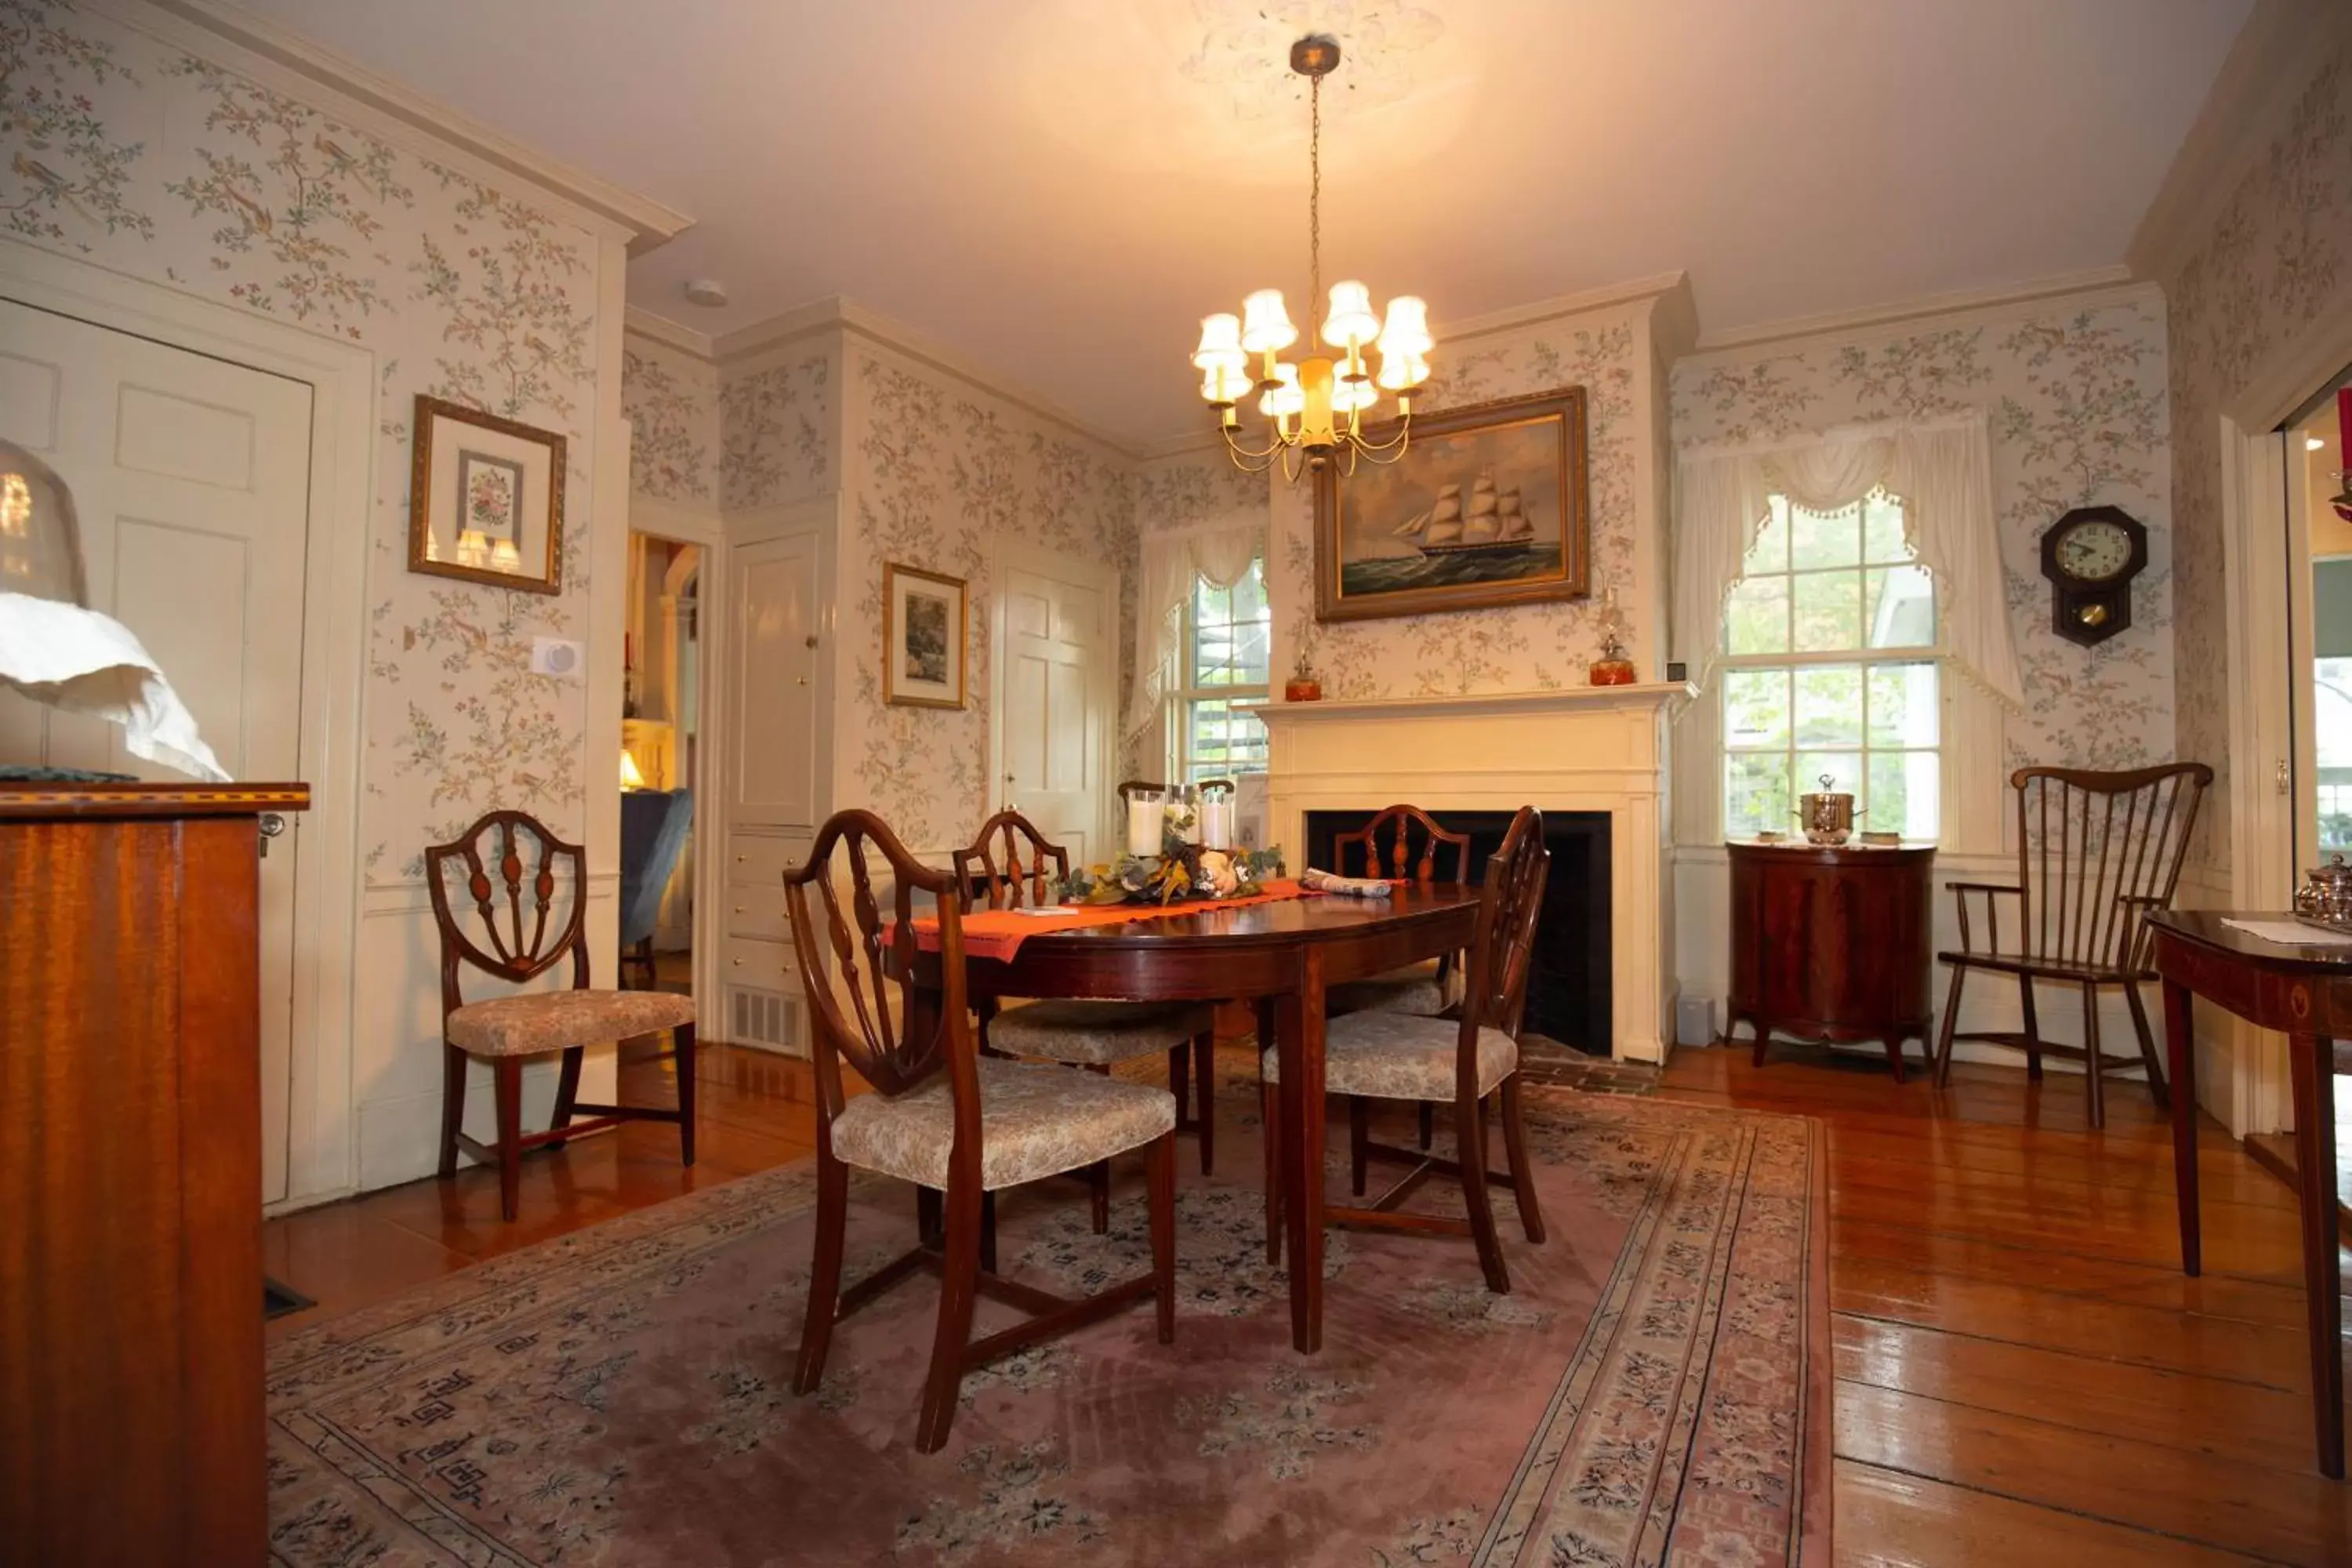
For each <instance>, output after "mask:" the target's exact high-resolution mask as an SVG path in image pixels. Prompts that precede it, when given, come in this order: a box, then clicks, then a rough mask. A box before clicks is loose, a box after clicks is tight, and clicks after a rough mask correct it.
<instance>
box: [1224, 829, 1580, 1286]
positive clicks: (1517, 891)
mask: <svg viewBox="0 0 2352 1568" xmlns="http://www.w3.org/2000/svg"><path fill="white" fill-rule="evenodd" d="M1550 861H1551V855H1550V852H1549V851H1548V850H1547V849H1546V848H1545V847H1544V841H1543V817H1542V815H1541V814H1540V813H1538V811H1537V810H1536V809H1535V808H1534V807H1533V806H1522V807H1520V808H1519V811H1518V814H1517V816H1514V817H1513V818H1512V819H1511V826H1510V828H1509V830H1508V831H1507V832H1506V833H1505V834H1504V836H1503V844H1502V847H1500V848H1498V849H1496V851H1495V853H1494V855H1493V856H1492V857H1491V858H1488V860H1487V862H1486V877H1485V881H1484V885H1483V888H1482V890H1481V895H1480V898H1479V901H1478V923H1477V925H1476V927H1475V930H1474V934H1473V936H1472V939H1471V947H1470V962H1469V964H1468V968H1467V973H1466V985H1465V991H1464V997H1463V1001H1462V1005H1461V1006H1460V1008H1459V1009H1458V1010H1457V1011H1458V1014H1459V1016H1457V1017H1454V1018H1429V1017H1419V1016H1413V1015H1412V1014H1406V1013H1351V1014H1349V1015H1348V1016H1346V1017H1341V1018H1334V1019H1332V1020H1331V1022H1330V1025H1329V1026H1328V1029H1327V1031H1326V1032H1325V1036H1324V1047H1323V1049H1324V1088H1325V1089H1326V1091H1327V1092H1328V1093H1331V1094H1343V1095H1346V1096H1347V1097H1348V1109H1349V1117H1348V1134H1349V1136H1348V1146H1349V1167H1350V1172H1351V1174H1352V1177H1353V1184H1354V1188H1355V1192H1356V1195H1357V1196H1359V1197H1360V1196H1362V1195H1363V1194H1364V1172H1365V1167H1366V1165H1367V1164H1368V1163H1370V1162H1371V1161H1373V1160H1381V1161H1393V1162H1399V1163H1404V1164H1407V1165H1410V1166H1412V1169H1411V1170H1410V1171H1408V1172H1407V1173H1405V1175H1404V1176H1403V1177H1402V1179H1401V1180H1400V1181H1398V1182H1397V1183H1396V1184H1394V1185H1393V1186H1391V1187H1390V1188H1389V1189H1388V1191H1386V1192H1385V1193H1382V1194H1381V1195H1380V1196H1379V1197H1378V1198H1376V1199H1374V1200H1373V1201H1372V1202H1371V1204H1370V1205H1369V1206H1366V1207H1360V1208H1337V1207H1335V1208H1329V1209H1327V1210H1325V1211H1324V1212H1325V1214H1326V1215H1327V1216H1328V1218H1329V1219H1330V1221H1331V1223H1333V1224H1335V1225H1360V1226H1377V1227H1380V1228H1382V1229H1387V1230H1404V1231H1417V1232H1422V1233H1424V1234H1427V1233H1434V1234H1437V1235H1441V1236H1464V1235H1466V1236H1468V1237H1471V1238H1472V1239H1473V1240H1474V1241H1475V1243H1476V1244H1477V1247H1478V1262H1479V1265H1480V1267H1481V1268H1483V1269H1484V1271H1485V1273H1486V1288H1487V1289H1490V1290H1492V1291H1494V1292H1495V1293H1496V1294H1497V1295H1503V1294H1507V1293H1508V1291H1509V1290H1510V1289H1511V1276H1510V1271H1509V1269H1508V1268H1506V1267H1505V1265H1504V1261H1503V1244H1502V1239H1501V1237H1500V1236H1499V1235H1498V1234H1497V1233H1496V1228H1495V1213H1494V1207H1493V1205H1492V1203H1491V1201H1490V1199H1489V1198H1488V1195H1487V1188H1488V1186H1489V1185H1490V1184H1496V1183H1499V1184H1502V1185H1504V1186H1507V1187H1508V1188H1510V1189H1511V1192H1512V1194H1513V1196H1514V1197H1515V1198H1517V1202H1518V1209H1519V1225H1520V1228H1521V1229H1523V1230H1524V1231H1525V1232H1526V1233H1527V1238H1528V1241H1530V1242H1533V1243H1536V1244H1538V1245H1540V1244H1541V1243H1542V1241H1543V1239H1544V1224H1543V1215H1542V1213H1541V1212H1540V1210H1539V1209H1538V1206H1537V1203H1536V1189H1535V1167H1534V1164H1533V1163H1532V1162H1531V1161H1530V1160H1529V1159H1528V1137H1527V1127H1526V1124H1525V1122H1524V1121H1523V1120H1522V1117H1521V1114H1520V1108H1519V1026H1520V1023H1521V1020H1522V1017H1523V1016H1524V1015H1525V1013H1526V1011H1527V1000H1528V962H1529V959H1530V957H1531V955H1532V953H1533V952H1534V949H1535V932H1536V917H1537V915H1538V913H1539V912H1540V911H1541V910H1542V907H1543V890H1544V881H1545V879H1546V878H1547V877H1548V876H1549V872H1550ZM1262 1061H1263V1071H1264V1073H1265V1083H1266V1100H1265V1111H1264V1113H1265V1127H1266V1138H1267V1141H1268V1142H1274V1141H1275V1139H1276V1136H1277V1131H1276V1130H1277V1127H1278V1125H1279V1122H1280V1118H1279V1117H1278V1116H1276V1113H1275V1108H1274V1100H1273V1090H1274V1087H1275V1085H1276V1083H1278V1082H1279V1075H1280V1071H1281V1057H1280V1053H1279V1052H1278V1051H1276V1049H1275V1048H1274V1047H1267V1048H1266V1050H1265V1055H1264V1057H1263V1058H1262ZM1368 1100H1413V1101H1417V1102H1419V1103H1421V1104H1424V1105H1427V1104H1447V1103H1450V1104H1451V1105H1452V1106H1453V1108H1454V1158H1453V1159H1451V1160H1442V1159H1437V1158H1434V1157H1433V1156H1431V1155H1428V1154H1424V1153H1422V1152H1418V1151H1415V1150H1410V1149H1394V1148H1391V1147H1389V1146H1387V1145H1386V1144H1380V1143H1374V1142H1372V1141H1371V1138H1370V1123H1369V1120H1368V1116H1367V1110H1368V1107H1367V1105H1366V1101H1368ZM1490 1103H1491V1104H1492V1105H1494V1107H1495V1108H1496V1110H1497V1111H1498V1112H1499V1113H1500V1115H1501V1118H1502V1122H1503V1147H1504V1152H1505V1154H1506V1156H1507V1159H1508V1161H1509V1163H1510V1172H1509V1174H1507V1175H1504V1174H1498V1173H1494V1172H1490V1171H1489V1170H1487V1169H1486V1126H1487V1121H1488V1114H1487V1108H1488V1106H1489V1104H1490ZM1281 1168H1282V1167H1281V1163H1280V1161H1279V1160H1278V1159H1269V1160H1268V1162H1267V1181H1266V1205H1265V1209H1266V1253H1267V1257H1268V1258H1269V1259H1274V1260H1278V1259H1279V1258H1280V1251H1281V1234H1282V1224H1281V1221H1282V1193H1281V1187H1280V1184H1279V1183H1278V1182H1277V1181H1276V1173H1277V1172H1279V1171H1280V1170H1281ZM1433 1173H1438V1174H1444V1175H1450V1176H1453V1177H1454V1178H1455V1179H1456V1180H1458V1181H1459V1182H1460V1183H1461V1184H1462V1197H1463V1203H1464V1205H1465V1208H1466V1209H1467V1210H1468V1214H1467V1215H1466V1217H1465V1218H1463V1219H1448V1218H1446V1217H1444V1216H1443V1215H1426V1214H1409V1213H1405V1212H1403V1211H1402V1210H1401V1209H1399V1208H1398V1206H1397V1205H1399V1204H1401V1203H1402V1202H1403V1200H1404V1199H1405V1197H1406V1196H1407V1195H1409V1194H1411V1193H1412V1191H1413V1190H1414V1189H1415V1188H1416V1187H1418V1186H1419V1185H1420V1184H1422V1182H1423V1181H1424V1180H1425V1179H1427V1178H1428V1177H1429V1176H1430V1175H1431V1174H1433Z"/></svg>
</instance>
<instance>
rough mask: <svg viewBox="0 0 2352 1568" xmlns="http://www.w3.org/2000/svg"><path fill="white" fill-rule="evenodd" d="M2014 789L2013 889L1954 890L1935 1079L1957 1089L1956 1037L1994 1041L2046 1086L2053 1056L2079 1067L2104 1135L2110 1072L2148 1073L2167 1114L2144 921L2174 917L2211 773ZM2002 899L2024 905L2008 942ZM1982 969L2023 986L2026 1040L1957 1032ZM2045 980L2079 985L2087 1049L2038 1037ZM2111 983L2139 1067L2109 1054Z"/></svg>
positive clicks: (2053, 775)
mask: <svg viewBox="0 0 2352 1568" xmlns="http://www.w3.org/2000/svg"><path fill="white" fill-rule="evenodd" d="M2009 782H2010V787H2011V789H2012V790H2014V791H2015V792H2016V793H2017V842H2018V849H2017V885H2016V886H2015V887H2006V886H2000V885H1996V884H1990V883H1984V882H1952V883H1948V884H1947V885H1948V887H1949V888H1950V889H1952V893H1953V895H1954V897H1955V898H1956V899H1957V900H1958V905H1959V917H1960V947H1959V951H1958V952H1939V953H1937V955H1936V956H1937V959H1938V960H1939V961H1941V962H1942V963H1948V964H1949V965H1951V968H1952V989H1951V994H1950V997H1949V999H1948V1001H1947V1002H1946V1003H1945V1005H1944V1022H1943V1028H1942V1031H1941V1033H1940V1034H1939V1036H1938V1037H1937V1045H1936V1082H1937V1084H1938V1085H1942V1084H1944V1083H1946V1082H1948V1080H1949V1079H1950V1077H1951V1071H1952V1047H1953V1045H1954V1044H1955V1043H1956V1042H1957V1041H1960V1040H1986V1041H1990V1042H1991V1043H1993V1044H1996V1045H2003V1046H2009V1047H2014V1048H2016V1049H2020V1050H2022V1051H2024V1053H2025V1068H2026V1071H2027V1073H2028V1074H2029V1075H2030V1076H2032V1078H2033V1079H2040V1078H2041V1077H2042V1057H2043V1056H2045V1055H2048V1056H2056V1057H2063V1058H2066V1059H2068V1060H2074V1061H2080V1062H2082V1063H2083V1068H2084V1077H2085V1079H2086V1086H2087V1093H2088V1098H2089V1110H2090V1122H2091V1125H2092V1126H2094V1127H2101V1126H2105V1123H2106V1114H2107V1113H2106V1103H2105V1089H2104V1086H2105V1078H2106V1075H2107V1074H2108V1073H2111V1072H2118V1071H2124V1070H2126V1069H2128V1068H2133V1067H2140V1066H2144V1067H2146V1068H2147V1085H2148V1092H2149V1093H2150V1094H2152V1095H2153V1096H2155V1098H2156V1102H2157V1104H2158V1105H2164V1104H2166V1103H2167V1099H2166V1089H2165V1082H2164V1071H2163V1068H2162V1066H2161V1065H2160V1064H2159V1063H2158V1059H2157V1050H2156V1039H2155V1037H2154V1036H2153V1035H2152V1034H2151V1033H2150V1032H2149V1030H2148V1024H2147V1006H2146V1005H2145V1004H2144V1003H2143V1002H2142V1001H2141V999H2140V994H2139V983H2140V982H2141V981H2143V980H2153V979H2155V978H2156V973H2155V971H2154V970H2153V969H2152V968H2151V967H2150V964H2149V953H2150V948H2151V945H2152V939H2151V938H2150V937H2149V935H2148V932H2147V922H2146V921H2145V919H2144V917H2145V916H2147V914H2149V913H2150V912H2151V911H2153V910H2162V909H2168V908H2170V907H2171V904H2172V895H2173V891H2174V889H2175V888H2176V887H2177V886H2178V885H2179V880H2180V867H2181V863H2182V861H2183V860H2184V859H2185V858H2187V856H2188V853H2189V834H2190V832H2191V831H2192V830H2193V829H2194V828H2195V827H2196V826H2197V807H2198V805H2199V804H2200V801H2201V800H2202V799H2203V796H2204V793H2205V790H2206V788H2207V786H2209V785H2210V784H2212V782H2213V770H2212V769H2211V768H2210V767H2207V766H2206V765H2205V764H2204V763H2168V764H2167V765H2165V766H2162V767H2153V768H2140V769H2137V770H2136V771H2134V772H2130V773H2093V772H2088V771H2085V770H2083V769H2077V768H2021V769H2019V770H2018V771H2017V772H2016V773H2012V774H2011V775H2010V781H2009ZM1971 899H1978V900H1982V903H1983V909H1984V914H1985V931H1984V934H1985V944H1984V946H1982V947H1979V946H1978V945H1977V942H1976V929H1975V926H1974V923H1973V921H1972V920H1971V918H1970V902H1969V900H1971ZM2003 899H2015V900H2017V919H2016V924H2015V925H2014V926H2013V927H2011V930H2010V932H2009V935H2010V936H2011V942H2009V943H2008V944H2007V945H2006V946H2004V945H2003V942H2002V935H2003V931H2002V928H2001V920H2000V903H2001V900H2003ZM1979 969H1982V970H1989V971H1991V972H1993V973H2001V974H2008V975H2011V976H2013V977H2015V979H2016V981H2017V994H2018V1002H2019V1005H2020V1007H2021V1010H2022V1013H2023V1021H2024V1028H2023V1029H2022V1030H2021V1031H2019V1032H2013V1033H2012V1032H2008V1031H1998V1030H1983V1031H1976V1032H1972V1033H1968V1034H1962V1033H1959V1032H1958V1023H1959V1012H1960V995H1961V992H1962V990H1963V988H1964V987H1965V985H1966V984H1967V982H1968V977H1969V973H1970V972H1971V971H1974V970H1979ZM2037 981H2054V982H2059V983H2063V984H2073V985H2076V986H2079V987H2080V988H2081V990H2082V993H2083V1044H2082V1045H2080V1046H2066V1045H2058V1044H2053V1042H2051V1041H2048V1040H2045V1039H2043V1038H2042V1033H2041V1025H2040V1022H2039V1019H2038V1018H2037V1016H2036V1015H2035V1011H2034V996H2033V987H2034V984H2035V982H2037ZM2107 985H2120V986H2122V987H2123V990H2124V999H2125V1001H2126V1004H2127V1005H2129V1006H2130V1008H2131V1018H2132V1028H2133V1031H2134V1032H2135V1033H2136V1034H2137V1036H2138V1037H2139V1038H2138V1043H2139V1054H2138V1055H2137V1057H2125V1056H2111V1055H2108V1054H2107V1053H2105V1051H2103V1050H2101V1049H2100V1046H2099V990H2100V988H2101V987H2102V986H2107ZM2189 1092H2191V1093H2194V1092H2195V1090H2194V1088H2193V1087H2192V1088H2191V1089H2190V1091H2189Z"/></svg>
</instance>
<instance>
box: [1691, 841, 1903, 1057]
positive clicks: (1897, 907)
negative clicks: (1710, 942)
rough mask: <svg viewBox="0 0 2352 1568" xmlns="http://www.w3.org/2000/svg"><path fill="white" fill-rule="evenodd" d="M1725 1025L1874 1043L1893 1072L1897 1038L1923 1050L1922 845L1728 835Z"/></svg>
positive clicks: (1765, 1034)
mask: <svg viewBox="0 0 2352 1568" xmlns="http://www.w3.org/2000/svg"><path fill="white" fill-rule="evenodd" d="M1727 848H1728V849H1729V850H1730V852H1731V1010H1730V1017H1729V1019H1728V1020H1727V1023H1726V1026H1725V1032H1726V1033H1727V1034H1728V1033H1730V1032H1731V1031H1732V1030H1734V1029H1737V1028H1738V1026H1739V1025H1740V1024H1742V1023H1743V1022H1744V1023H1746V1024H1748V1025H1749V1026H1751V1027H1753V1028H1754V1029H1755V1031H1756V1061H1757V1064H1758V1065H1759V1066H1761V1065H1762V1063H1763V1061H1764V1053H1765V1049H1766V1047H1767V1044H1768V1042H1769V1039H1770V1037H1771V1034H1772V1031H1773V1030H1775V1029H1780V1030H1781V1031H1783V1032H1785V1033H1788V1034H1791V1035H1797V1036H1800V1037H1803V1038H1806V1039H1811V1040H1878V1041H1882V1042H1883V1043H1884V1044H1885V1047H1886V1060H1887V1063H1888V1065H1889V1066H1891V1067H1892V1068H1894V1070H1895V1082H1897V1083H1901V1082H1902V1081H1903V1042H1904V1041H1905V1040H1906V1039H1909V1038H1912V1037H1917V1039H1918V1041H1919V1045H1920V1049H1921V1050H1922V1051H1923V1052H1925V1051H1927V1049H1928V1048H1929V1044H1928V1036H1927V1019H1928V956H1929V948H1930V945H1931V944H1930V942H1929V940H1928V938H1929V932H1930V931H1931V930H1932V929H1933V926H1932V921H1931V916H1930V911H1929V908H1928V903H1929V899H1930V897H1931V896H1932V891H1933V889H1931V887H1930V872H1931V871H1932V870H1933V868H1934V866H1935V861H1936V851H1935V849H1934V848H1933V847H1928V846H1917V847H1912V846H1906V847H1900V848H1883V849H1866V848H1864V847H1861V846H1859V845H1848V846H1843V847H1838V848H1828V847H1822V846H1818V845H1811V844H1732V845H1728V846H1727Z"/></svg>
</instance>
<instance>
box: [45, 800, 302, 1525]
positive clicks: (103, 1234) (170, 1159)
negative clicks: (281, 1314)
mask: <svg viewBox="0 0 2352 1568" xmlns="http://www.w3.org/2000/svg"><path fill="white" fill-rule="evenodd" d="M309 804H310V792H309V790H308V788H307V787H306V786H304V785H301V784H222V785H198V786H188V787H182V786H179V785H173V784H18V783H8V782H0V1562H6V1563H41V1564H43V1565H44V1568H65V1565H68V1564H79V1563H89V1564H100V1563H107V1564H113V1563H141V1564H142V1565H152V1564H192V1565H193V1564H199V1563H201V1564H206V1565H210V1564H215V1563H220V1564H231V1563H262V1562H264V1561H265V1560H266V1558H267V1556H268V1491H267V1482H266V1476H265V1471H264V1468H263V1430H262V1419H263V1418H262V1334H261V1073H260V1060H259V1028H260V984H261V982H260V967H259V953H258V948H257V943H258V931H259V920H258V911H257V903H258V900H259V893H260V878H259V875H258V873H257V840H258V837H259V833H258V829H259V819H260V818H261V816H263V814H265V813H271V812H289V811H299V810H302V809H304V808H305V807H307V806H308V805H309Z"/></svg>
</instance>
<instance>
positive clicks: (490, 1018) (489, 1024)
mask: <svg viewBox="0 0 2352 1568" xmlns="http://www.w3.org/2000/svg"><path fill="white" fill-rule="evenodd" d="M693 1022H694V998H693V997H691V996H679V995H676V994H672V993H670V992H667V991H541V992H534V993H532V994H530V995H527V996H499V997H496V998H494V999H493V1000H490V1001H488V1002H469V1003H467V1005H464V1006H463V1007H460V1008H458V1009H457V1011H456V1012H454V1013H452V1014H450V1015H449V1024H448V1028H447V1031H446V1033H447V1037H448V1041H449V1043H450V1044H451V1045H453V1046H456V1047H457V1048H458V1049H459V1050H463V1051H471V1052H472V1053H473V1054H474V1055H476V1056H478V1057H535V1056H544V1055H545V1054H546V1053H548V1052H549V1051H561V1050H568V1049H570V1048H571V1047H573V1046H601V1045H605V1044H608V1043H610V1042H612V1041H614V1040H632V1039H635V1038H636V1037H638V1036H639V1035H650V1034H654V1033H656V1031H658V1030H662V1029H674V1028H677V1026H679V1025H681V1024H691V1023H693Z"/></svg>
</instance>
